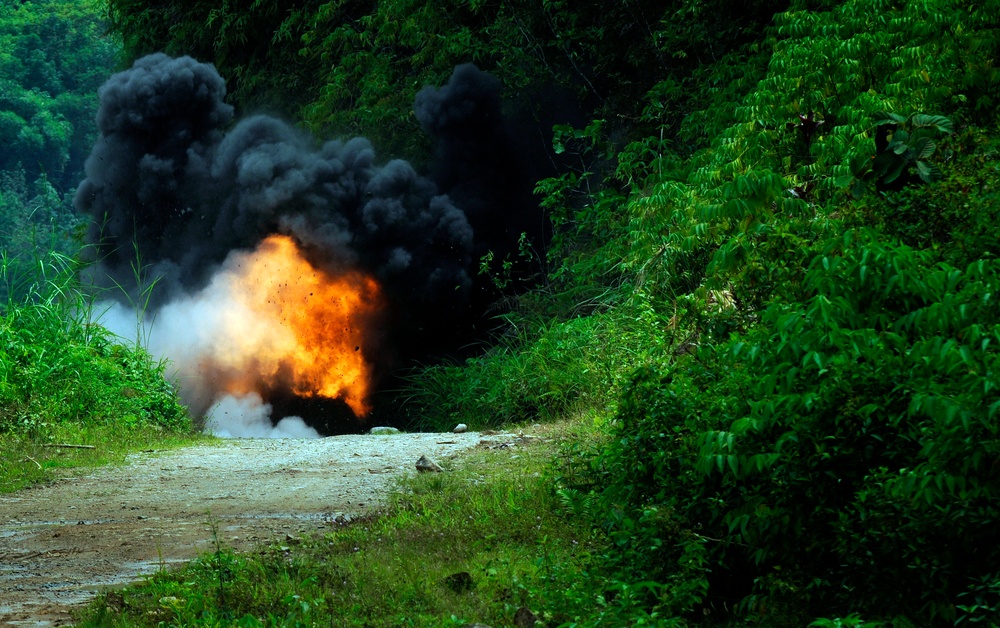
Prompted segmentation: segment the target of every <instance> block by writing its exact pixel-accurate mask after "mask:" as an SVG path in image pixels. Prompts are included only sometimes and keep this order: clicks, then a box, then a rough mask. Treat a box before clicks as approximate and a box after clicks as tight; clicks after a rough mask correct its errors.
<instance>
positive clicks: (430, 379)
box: [401, 295, 666, 431]
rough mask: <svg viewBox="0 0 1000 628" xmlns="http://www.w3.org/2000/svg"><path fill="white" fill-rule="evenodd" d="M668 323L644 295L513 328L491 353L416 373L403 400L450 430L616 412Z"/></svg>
mask: <svg viewBox="0 0 1000 628" xmlns="http://www.w3.org/2000/svg"><path fill="white" fill-rule="evenodd" d="M665 325H666V320H665V319H664V317H662V316H661V315H660V314H659V313H657V312H656V311H655V310H654V309H653V308H652V307H651V306H650V305H649V303H648V301H645V300H644V299H643V298H642V296H641V295H637V296H636V297H635V298H634V299H633V300H632V301H631V302H630V303H629V304H628V305H624V306H621V307H619V308H617V309H615V310H614V311H612V312H607V313H601V314H594V315H591V316H586V317H578V318H572V319H569V320H563V321H553V322H550V323H549V324H545V325H538V326H535V325H534V324H532V325H526V326H524V327H523V328H520V327H518V326H515V325H513V324H512V328H514V329H519V328H520V329H531V330H532V331H531V332H525V331H520V332H517V331H515V332H514V333H512V334H510V335H509V336H505V337H502V338H501V339H500V342H498V343H497V344H496V345H495V346H493V347H492V348H491V349H490V350H489V351H487V352H486V353H485V354H483V355H481V356H478V357H474V358H470V359H468V360H466V361H465V362H464V363H462V364H440V365H433V366H428V367H422V368H418V369H415V370H414V371H413V373H412V374H411V375H410V377H409V378H408V381H407V386H406V388H405V390H403V391H402V393H401V396H402V397H403V398H404V399H405V405H404V410H405V413H406V416H407V418H408V419H409V420H410V422H411V424H412V425H413V426H414V427H415V428H418V429H425V430H432V431H433V430H447V429H451V427H452V426H453V425H454V424H455V423H466V424H467V425H469V426H470V427H471V428H473V429H483V428H489V427H499V426H503V425H509V424H516V423H524V422H532V421H552V420H555V419H558V418H562V417H564V416H566V415H567V414H570V413H573V412H576V411H581V410H592V411H595V412H601V413H606V412H608V411H611V410H613V408H614V406H615V404H616V402H617V398H618V396H619V393H620V390H621V386H622V384H623V382H625V381H627V379H628V376H629V374H630V373H631V372H632V371H633V370H634V369H635V368H636V367H637V366H639V365H641V364H644V363H645V362H646V361H647V360H648V359H649V356H650V355H651V354H655V353H657V352H658V349H659V348H661V345H662V343H663V342H665V341H664V340H663V338H664V335H663V333H662V329H663V327H664V326H665Z"/></svg>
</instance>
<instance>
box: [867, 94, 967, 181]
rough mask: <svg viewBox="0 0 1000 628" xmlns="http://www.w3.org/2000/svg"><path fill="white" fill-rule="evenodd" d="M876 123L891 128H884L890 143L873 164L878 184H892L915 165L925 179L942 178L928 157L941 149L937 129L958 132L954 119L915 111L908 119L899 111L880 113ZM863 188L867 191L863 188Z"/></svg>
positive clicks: (873, 171) (939, 171) (934, 179)
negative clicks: (882, 114)
mask: <svg viewBox="0 0 1000 628" xmlns="http://www.w3.org/2000/svg"><path fill="white" fill-rule="evenodd" d="M875 124H876V125H880V126H885V127H886V128H887V129H888V131H883V132H882V133H883V134H884V135H885V141H886V142H887V144H886V145H885V148H884V149H883V150H882V151H881V152H879V153H878V154H877V155H876V156H875V159H874V160H873V161H872V165H871V171H870V175H869V176H870V177H871V178H874V179H875V181H876V184H881V185H882V186H889V185H890V184H892V183H893V182H895V181H896V180H897V179H900V177H901V176H904V175H908V174H910V173H909V171H910V170H911V169H912V170H913V171H914V173H915V175H916V176H917V177H919V178H920V180H921V181H923V182H924V183H933V182H935V181H938V180H940V179H941V177H942V176H943V175H942V174H941V170H940V169H939V168H938V167H937V166H936V165H934V164H933V163H932V162H930V161H928V158H929V157H930V156H931V155H933V154H934V151H935V150H936V149H937V144H936V143H935V142H934V138H935V132H939V133H947V134H949V135H950V134H952V133H954V132H955V125H954V124H953V123H952V121H951V120H949V119H948V118H946V117H944V116H928V115H923V114H914V115H912V116H910V118H909V119H906V118H904V117H902V116H900V115H898V114H895V113H888V114H885V115H884V116H879V119H877V121H876V122H875ZM880 131H881V130H880ZM910 176H911V177H912V176H913V175H910ZM904 181H905V178H904ZM861 192H862V193H863V188H861ZM856 194H857V192H856ZM857 195H860V194H857Z"/></svg>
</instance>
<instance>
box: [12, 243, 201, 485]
mask: <svg viewBox="0 0 1000 628" xmlns="http://www.w3.org/2000/svg"><path fill="white" fill-rule="evenodd" d="M26 267H27V268H31V269H33V270H34V272H33V273H30V274H29V273H26V272H25V271H24V269H25V268H26ZM77 270H78V268H77V266H76V264H75V263H74V262H73V261H72V260H70V259H67V258H66V257H64V256H63V255H61V254H59V253H56V252H51V253H49V254H48V255H47V256H46V257H44V258H42V259H37V260H35V262H34V264H31V265H23V264H21V265H18V264H11V263H7V260H2V261H0V279H2V280H5V282H6V283H5V285H6V287H7V288H8V290H7V294H8V295H9V297H8V299H7V301H6V303H4V304H2V306H0V313H2V318H0V346H2V347H3V351H2V352H0V451H2V453H3V455H2V457H0V492H10V491H15V490H17V489H20V488H23V487H25V486H28V485H30V484H34V483H37V482H42V481H47V480H51V479H53V478H56V477H58V475H59V473H61V472H62V471H64V470H65V469H68V468H73V467H86V466H96V465H102V464H108V463H110V462H121V461H122V460H124V457H125V454H127V453H128V452H130V451H136V450H140V449H150V448H163V447H167V446H172V445H177V444H180V443H183V442H189V441H190V440H191V437H192V432H193V428H192V425H191V420H190V419H189V418H188V416H187V411H186V409H185V408H184V407H183V406H181V405H180V404H179V402H178V400H177V394H176V391H175V390H174V388H173V386H172V385H171V384H170V383H168V382H167V381H166V380H165V379H164V377H163V370H164V365H163V364H160V363H157V362H155V361H154V360H153V359H152V358H151V357H150V356H149V354H148V353H146V352H145V351H143V350H142V349H141V348H137V347H136V346H135V345H134V344H131V343H128V342H126V341H123V340H122V339H121V338H116V337H114V336H112V335H111V334H110V333H108V332H107V331H106V330H105V329H104V328H102V327H100V326H97V325H92V324H90V323H89V320H90V318H89V304H88V301H87V300H86V298H85V297H84V296H83V292H82V290H81V288H80V286H79V283H78V282H79V279H78V276H77ZM15 271H19V272H15ZM14 295H19V296H14Z"/></svg>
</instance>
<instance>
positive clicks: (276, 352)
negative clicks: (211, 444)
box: [197, 235, 383, 417]
mask: <svg viewBox="0 0 1000 628" xmlns="http://www.w3.org/2000/svg"><path fill="white" fill-rule="evenodd" d="M211 289H212V290H214V291H218V293H219V294H220V295H224V298H227V299H228V301H229V307H227V308H226V309H225V310H224V311H223V313H222V317H223V324H222V326H221V327H220V329H219V332H220V333H221V336H220V337H217V338H216V339H215V341H214V342H213V343H212V344H213V345H214V346H212V347H211V348H212V351H210V352H209V353H208V354H207V355H205V356H204V357H203V359H202V360H201V361H200V362H199V363H198V365H197V370H198V371H199V372H200V374H201V375H202V376H203V377H209V378H214V379H215V380H216V383H215V388H216V390H219V391H222V392H225V393H228V394H231V395H235V396H244V395H246V394H248V393H251V392H256V393H258V394H263V393H266V391H268V390H274V389H276V388H282V389H287V390H290V391H292V392H293V393H294V394H296V395H298V396H301V397H326V398H329V399H342V400H343V401H344V402H345V403H346V404H347V405H348V406H349V407H350V408H351V410H352V411H353V412H354V414H355V415H356V416H358V417H362V416H364V415H365V414H367V413H368V412H369V411H370V410H371V406H370V404H369V401H368V400H369V396H370V393H371V389H372V378H373V373H372V368H371V365H370V364H369V363H368V362H367V361H366V360H365V351H364V350H363V349H364V347H365V346H366V343H367V342H368V340H369V339H370V338H372V337H373V334H374V333H375V331H376V330H374V329H373V322H375V321H377V320H378V318H379V314H380V312H381V310H382V307H383V304H382V295H381V292H380V290H379V286H378V284H377V283H376V281H375V279H374V278H372V277H370V276H368V275H365V274H363V273H361V272H359V271H348V272H345V273H344V274H342V275H339V276H336V277H333V276H330V274H328V273H326V272H324V271H322V270H320V269H318V268H316V267H314V266H313V265H311V264H310V263H309V262H308V261H306V260H305V259H304V258H303V256H302V254H301V252H300V251H299V249H298V247H297V246H296V244H295V242H294V241H293V240H292V239H291V238H290V237H288V236H279V235H272V236H270V237H268V238H266V239H264V240H263V241H262V242H261V243H260V245H259V246H258V247H257V249H256V250H255V251H253V252H252V253H240V254H236V255H234V256H233V257H232V259H231V261H230V263H229V264H228V267H227V269H226V271H224V272H223V273H221V274H219V275H218V276H217V277H216V278H215V280H214V281H213V286H212V288H211ZM265 398H266V395H265Z"/></svg>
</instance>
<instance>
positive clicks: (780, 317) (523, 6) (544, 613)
mask: <svg viewBox="0 0 1000 628" xmlns="http://www.w3.org/2000/svg"><path fill="white" fill-rule="evenodd" d="M31 4H32V3H29V5H31ZM41 5H44V3H39V6H41ZM108 9H109V10H108V16H109V19H110V20H111V26H112V29H113V31H114V32H115V33H116V34H117V36H119V37H120V38H121V39H122V41H123V43H124V46H125V55H126V56H128V57H135V56H139V55H141V54H144V53H146V52H150V51H153V50H161V49H163V50H166V51H167V52H169V53H174V54H178V53H190V54H194V55H196V56H198V57H199V58H201V59H202V60H204V61H212V62H214V63H215V64H216V65H217V66H218V68H219V69H220V72H221V73H222V74H223V75H224V76H227V77H228V80H229V81H230V88H231V92H232V93H233V94H234V98H235V100H236V103H237V104H238V105H239V106H241V107H244V108H246V109H247V110H250V109H256V108H265V109H273V110H279V111H283V112H285V113H286V114H288V115H293V116H296V117H297V119H299V120H300V121H301V122H302V124H303V125H304V126H307V127H309V128H312V129H314V130H320V131H323V132H329V133H344V132H352V133H354V132H359V133H363V134H366V135H368V136H370V137H372V138H373V139H374V140H375V141H376V142H377V143H379V145H380V146H385V147H386V150H388V151H389V152H393V151H395V153H398V154H402V155H406V156H414V155H419V154H420V153H421V152H422V151H425V150H426V148H427V147H426V145H425V143H424V142H425V140H423V139H421V136H420V134H419V132H418V131H419V130H418V129H417V126H418V125H417V122H416V121H415V120H414V118H413V116H412V115H410V112H409V111H410V110H409V107H410V105H411V103H412V101H413V96H414V94H415V93H416V92H417V91H418V90H419V89H420V88H421V87H422V86H423V85H425V84H436V85H439V84H442V83H443V82H444V80H446V79H447V77H448V76H449V74H450V72H451V71H452V68H453V67H454V66H455V64H457V63H461V62H466V61H469V60H472V61H475V62H477V63H478V64H479V65H480V66H481V67H482V68H483V69H484V70H487V71H489V72H492V73H494V74H495V75H496V76H497V77H498V78H499V79H500V80H501V81H502V82H503V84H504V86H505V89H506V90H507V92H506V93H507V94H508V98H507V101H506V102H505V107H506V108H507V113H509V114H511V115H512V117H520V119H530V120H533V121H534V122H535V123H537V124H538V125H541V122H540V121H542V120H548V121H552V122H553V124H552V125H550V126H549V129H551V134H549V135H546V136H545V144H546V146H545V149H546V150H547V151H548V152H547V153H546V154H545V155H544V156H545V157H546V158H551V163H552V164H554V165H555V167H557V168H558V172H557V174H556V175H555V176H547V177H546V178H544V179H542V180H540V181H539V182H538V184H537V189H536V195H537V197H538V199H539V202H540V205H541V209H542V211H543V212H544V214H545V217H546V219H547V222H548V223H549V225H550V230H549V231H548V232H547V236H546V238H544V239H541V240H539V241H536V242H534V243H531V244H532V246H533V247H534V250H537V251H540V254H536V255H531V254H530V251H531V250H532V247H531V246H529V247H519V246H517V245H516V244H515V245H512V246H511V249H510V250H512V251H515V250H519V251H521V253H522V254H523V253H525V252H526V251H527V252H528V253H529V254H528V255H526V256H525V258H523V259H513V258H510V257H508V258H506V259H499V258H496V259H495V258H493V257H490V256H484V258H483V260H482V266H481V268H482V271H483V276H484V277H486V278H487V280H488V281H490V282H492V283H494V284H495V285H496V286H497V288H498V291H499V292H500V293H502V296H503V299H502V300H501V303H502V306H503V307H502V308H501V307H498V311H502V312H503V313H502V315H501V316H500V317H499V319H498V326H497V328H496V329H495V336H494V337H493V338H492V339H491V340H490V341H488V342H485V343H484V346H483V348H482V351H480V352H479V353H478V354H477V355H474V356H472V357H468V358H467V359H463V360H456V361H453V362H443V363H438V364H431V365H427V366H424V367H422V368H419V369H416V370H414V371H412V372H410V373H409V374H408V375H407V376H406V388H405V389H404V390H403V391H401V393H400V395H399V404H400V411H401V412H403V413H405V415H406V418H407V420H408V421H409V422H410V424H411V425H412V426H413V427H415V428H421V429H450V428H451V427H452V426H453V425H454V424H455V423H456V422H458V421H462V422H465V423H468V424H469V426H470V427H471V428H473V429H477V428H486V427H506V426H510V425H518V424H521V425H523V424H532V423H534V422H535V421H545V422H547V423H548V422H556V423H555V425H560V427H547V428H545V430H549V431H550V432H549V433H550V435H551V436H552V438H553V439H554V440H553V441H552V442H551V443H546V444H542V445H536V446H532V447H528V446H524V447H523V450H521V449H518V450H515V451H516V455H517V456H518V457H517V458H514V457H513V456H512V455H511V453H512V452H510V451H503V452H482V453H478V454H476V455H474V456H472V457H470V458H468V459H466V460H462V461H458V462H456V463H455V468H454V469H453V470H452V471H450V472H448V473H445V474H433V475H422V476H419V477H417V478H415V479H413V480H412V481H408V482H407V483H405V484H404V485H403V486H402V488H401V490H400V493H399V495H398V496H397V497H396V498H395V499H394V501H393V503H392V505H391V506H390V507H389V508H387V509H386V510H384V511H383V512H380V513H375V514H373V515H371V516H370V517H368V518H365V519H362V520H360V521H357V522H353V523H351V524H350V525H344V526H340V527H338V528H337V529H335V530H333V531H330V532H327V533H326V534H323V535H319V536H316V537H313V538H308V539H295V540H294V542H293V541H292V540H289V541H288V542H287V543H286V542H284V541H279V543H280V544H278V545H274V546H271V547H269V548H265V549H262V550H261V552H260V553H259V554H253V555H246V556H239V555H234V554H232V553H231V552H229V551H228V550H227V549H226V548H225V547H224V546H222V545H221V543H220V545H219V547H218V548H217V551H216V552H214V553H212V554H210V555H207V556H205V557H203V558H202V559H200V560H199V561H196V562H195V563H193V564H192V565H191V566H190V567H188V568H187V569H185V570H181V571H178V572H164V573H160V574H156V575H155V576H153V577H151V578H150V580H149V581H148V582H147V583H145V584H142V585H141V586H138V587H136V588H133V589H129V590H126V591H124V592H111V593H108V594H106V595H105V596H103V597H102V598H101V599H100V600H98V601H97V602H95V604H94V606H92V607H91V608H90V609H89V610H88V611H87V612H86V614H85V616H84V617H83V619H82V621H83V623H84V625H92V626H98V625H120V626H126V625H153V624H156V625H159V624H161V623H162V624H163V625H177V626H180V625H248V626H252V625H274V626H306V625H314V624H320V623H322V624H324V625H328V624H332V625H375V626H377V625H384V626H407V625H412V626H449V625H455V626H460V625H470V624H471V623H473V622H482V623H485V624H488V625H492V626H494V628H496V627H497V626H502V625H511V623H513V616H514V613H516V612H517V610H518V609H520V608H521V607H522V606H523V607H526V608H528V609H530V611H531V612H532V613H534V614H536V615H537V617H538V618H539V620H540V621H541V622H542V624H543V625H544V626H602V625H606V626H620V625H650V626H693V625H720V626H726V625H737V624H739V625H744V624H747V623H750V624H757V625H764V626H803V625H813V626H830V627H834V626H857V627H860V626H866V627H875V626H954V625H959V626H964V625H971V624H980V625H997V624H1000V568H998V567H997V566H998V565H1000V532H998V528H997V526H996V521H997V519H998V516H1000V512H998V507H997V504H998V498H1000V465H998V464H997V463H996V461H997V459H998V456H1000V436H998V433H1000V428H998V419H997V414H998V410H1000V382H998V381H997V373H998V372H1000V364H998V351H1000V308H998V294H1000V259H998V254H1000V220H998V217H1000V198H998V189H1000V187H998V186H1000V165H998V163H1000V162H998V160H997V157H998V155H1000V128H998V125H1000V119H998V116H997V111H998V106H1000V68H998V67H997V59H998V58H1000V23H998V17H997V16H1000V3H998V2H997V1H996V0H986V1H984V2H980V3H969V2H960V1H958V0H900V1H898V2H894V3H890V2H884V1H880V0H822V1H819V2H815V1H810V2H806V1H803V0H791V1H790V2H769V1H766V0H760V1H758V2H751V3H733V2H729V1H727V0H709V1H698V0H692V1H678V2H668V3H666V4H664V3H661V2H652V1H649V2H646V1H643V0H637V1H635V2H626V3H620V4H615V5H609V4H608V3H606V2H590V1H584V2H574V3H570V2H564V1H546V2H541V3H533V2H527V1H521V0H512V1H509V2H485V1H478V0H475V1H467V0H448V1H445V2H439V1H438V0H435V1H433V2H430V1H429V0H396V1H391V2H353V1H350V2H348V1H335V2H326V1H323V2H321V1H320V0H308V1H306V2H302V3H299V5H298V6H297V7H296V8H294V9H291V10H287V8H286V3H282V2H278V1H277V0H259V1H257V2H254V3H252V4H251V5H250V6H249V7H247V6H242V5H239V6H237V4H236V3H221V4H220V3H218V2H215V1H210V0H185V1H183V2H182V1H179V0H166V1H164V2H159V3H156V4H155V6H153V5H150V4H149V3H146V2H140V1H139V0H108ZM0 15H6V14H2V13H0ZM400 16H405V19H401V17H400ZM621 42H628V43H629V45H627V46H624V45H621ZM567 103H569V104H568V105H567ZM557 105H558V106H561V107H564V108H566V109H569V110H571V112H572V113H571V115H567V117H566V118H565V119H561V120H556V119H555V118H557V116H556V115H555V113H554V109H555V108H556V107H557ZM22 119H26V118H24V117H23V116H22ZM0 120H2V119H0ZM39 128H41V127H39ZM26 172H27V171H26ZM17 176H22V175H17ZM17 176H15V177H14V178H13V179H11V181H13V182H14V183H11V185H14V187H17V186H20V187H17V189H20V190H24V191H23V192H22V193H21V194H20V197H18V198H27V197H28V196H29V193H28V192H27V191H26V190H28V189H29V187H30V185H29V183H28V179H31V178H32V175H31V174H25V175H23V176H24V177H27V178H26V179H25V182H26V183H25V184H24V185H21V184H20V183H19V181H20V179H18V178H17ZM39 180H40V175H39V177H38V178H35V179H34V180H33V183H34V184H37V183H38V181H39ZM3 198H4V199H7V198H12V197H9V196H4V197H3ZM5 202H6V201H5ZM22 214H24V212H22ZM26 215H28V216H34V215H35V214H32V213H27V214H26ZM32 285H33V284H32ZM42 285H55V286H58V285H60V284H42ZM46 295H53V296H51V298H50V297H49V296H46ZM66 296H67V293H66V292H65V291H63V290H61V289H60V290H57V291H55V292H47V291H46V289H42V290H41V291H32V290H26V291H23V292H20V293H18V294H17V295H15V296H12V297H10V299H12V300H10V299H9V302H10V303H11V304H12V305H9V306H8V312H6V313H5V316H4V320H3V325H4V327H3V328H2V330H3V333H4V334H8V335H9V337H10V338H11V340H10V343H11V344H9V345H6V346H11V347H17V346H19V345H17V344H16V343H22V344H23V346H24V347H26V348H25V349H24V350H23V351H22V350H19V349H18V350H16V351H11V350H8V351H7V353H5V354H3V355H4V360H6V361H7V362H5V363H9V364H12V365H14V366H12V367H5V368H7V370H6V371H3V372H4V373H15V374H24V373H30V374H31V377H23V376H21V375H18V376H19V377H22V379H20V380H16V379H10V380H0V383H2V385H3V386H5V387H4V388H0V394H2V395H4V397H3V399H8V400H9V401H6V402H4V403H6V404H7V405H5V406H3V407H4V408H5V409H4V410H3V414H2V415H0V431H3V430H4V429H6V430H7V431H6V432H4V436H3V438H5V439H6V438H18V439H22V440H21V441H18V442H19V443H20V444H18V445H17V446H18V447H23V449H20V450H18V451H21V452H23V455H22V454H15V455H13V456H7V455H6V449H5V456H4V459H3V464H5V465H7V464H8V463H9V461H12V460H14V459H18V460H20V461H21V462H18V463H16V464H17V465H19V468H27V469H29V470H30V468H31V467H32V466H36V465H35V464H34V463H36V462H37V463H38V465H37V466H44V465H42V459H41V458H39V457H38V455H36V454H39V455H40V454H41V453H43V452H42V451H41V450H39V449H37V447H38V446H39V443H42V444H44V443H48V442H55V440H62V439H63V438H70V437H71V436H72V435H71V434H67V433H66V432H60V431H59V430H61V429H73V430H77V431H78V432H77V433H78V434H82V433H83V432H82V430H83V429H84V428H83V427H76V425H77V423H79V424H80V425H81V426H82V425H87V426H88V427H87V429H91V427H89V426H91V425H100V424H101V422H102V421H107V420H108V417H114V419H113V420H114V421H115V422H116V425H117V422H118V421H124V422H125V423H126V424H127V423H128V422H129V421H132V422H134V423H135V424H136V427H135V432H134V433H136V434H137V435H142V434H146V433H149V431H150V430H154V431H155V430H156V429H157V427H159V428H163V429H164V431H165V432H166V433H171V430H174V429H179V430H180V432H181V433H183V431H184V430H185V429H187V427H186V426H185V425H184V423H183V421H182V420H181V419H180V418H178V417H180V416H182V415H179V414H175V413H173V408H174V406H173V405H171V404H173V403H174V402H173V401H172V398H171V397H170V394H169V390H167V389H165V388H163V387H162V386H163V385H162V383H160V382H159V380H158V379H157V375H156V373H157V368H158V365H156V364H154V363H151V362H149V360H148V358H147V357H145V356H143V354H141V353H132V352H130V351H129V350H127V349H124V348H121V347H117V346H116V345H114V344H113V343H109V342H108V341H107V339H106V337H104V336H102V335H101V334H100V333H99V332H97V331H95V330H93V329H91V328H89V327H87V326H86V325H79V324H78V325H76V326H75V327H74V325H73V324H72V323H71V322H67V321H72V320H80V319H78V318H77V319H74V315H76V314H77V313H78V311H79V310H78V309H75V308H76V307H78V306H74V305H73V298H72V296H70V298H69V300H68V301H67V300H65V297H66ZM22 316H23V320H24V321H25V323H24V324H21V323H19V322H18V321H19V320H20V318H19V317H22ZM46 317H49V318H46ZM46 321H47V322H46ZM45 334H50V336H51V337H53V338H57V340H54V341H53V340H47V339H45V338H42V337H41V336H44V335H45ZM74 334H75V335H74ZM34 335H38V336H39V339H38V340H37V341H36V340H35V338H34ZM102 339H103V340H102ZM29 341H30V342H29ZM45 343H49V344H45ZM74 348H75V349H74ZM73 351H76V353H74V352H73ZM19 356H25V357H24V358H21V357H19ZM59 356H68V357H65V358H60V357H59ZM73 356H80V357H73ZM18 360H20V361H18ZM60 360H61V361H60ZM28 365H33V366H30V368H29V366H28ZM32 369H34V370H32ZM59 369H64V370H59ZM66 369H68V370H66ZM102 369H107V370H102ZM133 369H134V371H133ZM66 373H73V374H79V375H86V376H87V378H88V379H87V381H86V382H83V378H82V377H76V375H74V377H68V376H66ZM50 374H51V376H50ZM56 374H61V375H59V376H57V375H56ZM91 378H92V379H91ZM102 378H103V379H102ZM130 378H131V379H130ZM71 380H76V381H78V384H77V385H78V386H80V387H81V388H71V389H67V388H59V387H58V386H65V385H66V383H67V382H69V381H71ZM8 381H9V382H11V383H8ZM91 381H94V382H105V383H104V384H92V383H91ZM97 385H101V386H104V387H103V388H96V389H95V388H92V386H97ZM126 390H135V391H137V393H139V394H137V395H135V396H130V395H128V394H124V393H125V391H126ZM78 400H79V401H81V402H83V403H77V402H78ZM88 400H89V401H88ZM111 401H114V402H115V403H119V404H122V405H118V406H108V405H106V403H110V402H111ZM60 404H61V405H60ZM111 407H114V408H116V409H115V410H113V411H112V410H108V409H107V408H111ZM86 411H91V412H94V413H96V414H94V415H93V416H91V415H84V414H81V413H83V412H86ZM74 412H76V413H77V414H75V415H74V414H73V413H74ZM67 413H68V414H67ZM54 416H79V417H83V416H87V417H90V418H86V419H82V420H80V421H77V422H73V423H72V427H65V426H64V425H63V424H62V423H60V422H57V421H55V420H54V419H53V418H52V417H54ZM560 421H569V423H568V425H566V424H563V423H560ZM57 423H58V425H57ZM3 426H9V427H3ZM116 429H117V428H116ZM543 431H544V430H543ZM24 439H28V440H24ZM76 442H79V441H76ZM25 443H28V444H25ZM29 446H30V447H35V449H28V448H27V447H29ZM45 451H46V452H49V450H45ZM49 453H52V452H49ZM56 455H64V456H68V455H71V454H68V453H63V454H56ZM45 462H46V464H49V465H50V466H51V465H54V464H56V463H55V462H52V461H50V460H46V461H45ZM10 464H12V465H13V464H14V463H12V462H10ZM536 474H537V475H536ZM355 548H357V549H355ZM462 573H467V574H468V575H469V577H468V578H466V577H464V576H460V575H458V574H462Z"/></svg>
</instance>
